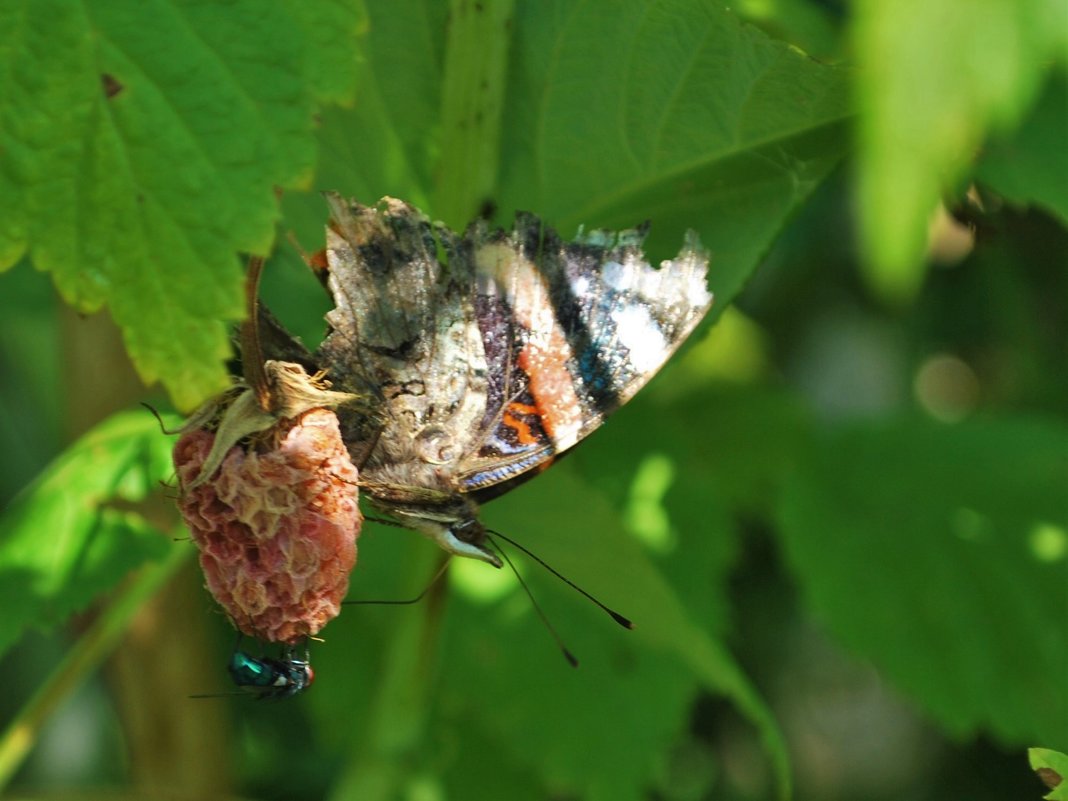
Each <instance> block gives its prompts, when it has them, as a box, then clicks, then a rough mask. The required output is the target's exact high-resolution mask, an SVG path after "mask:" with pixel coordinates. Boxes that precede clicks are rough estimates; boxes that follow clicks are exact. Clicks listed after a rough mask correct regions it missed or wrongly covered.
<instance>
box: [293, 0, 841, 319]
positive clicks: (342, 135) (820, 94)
mask: <svg viewBox="0 0 1068 801" xmlns="http://www.w3.org/2000/svg"><path fill="white" fill-rule="evenodd" d="M443 13H444V12H443V5H442V4H433V3H425V2H416V1H415V0H409V1H408V2H403V3H391V4H389V5H388V7H387V6H385V5H383V6H381V7H380V6H378V5H377V4H372V6H371V9H370V17H371V24H370V32H369V35H368V37H367V40H366V43H365V46H364V47H365V57H366V59H367V65H366V70H365V73H364V82H363V83H362V84H361V88H360V97H361V102H360V104H359V105H357V107H356V108H355V109H353V110H351V111H347V110H333V111H330V112H329V113H328V114H327V115H325V116H324V125H323V130H322V133H321V141H322V149H323V154H324V158H323V161H322V166H321V169H320V171H319V174H318V176H317V178H316V184H317V186H318V187H319V188H324V189H337V190H339V191H342V192H343V193H346V194H351V195H354V196H356V197H357V198H359V199H361V200H362V201H365V202H366V201H368V200H373V199H376V198H378V197H379V196H381V195H384V194H391V195H394V196H399V197H403V198H404V199H406V200H409V201H412V202H415V203H416V204H417V205H420V206H421V207H422V208H424V210H425V211H426V212H427V213H428V214H430V215H431V216H434V217H441V216H448V215H449V214H450V213H451V210H449V209H438V208H435V207H434V203H433V199H434V196H435V195H434V181H435V178H436V175H437V168H438V161H437V160H438V158H440V157H441V156H442V154H440V152H439V150H438V145H437V136H438V134H439V126H440V111H439V106H440V103H441V91H442V78H441V74H440V71H441V68H442V63H443V59H444V31H445V28H444V25H443V24H442V16H441V15H442V14H443ZM515 14H516V16H515V20H514V26H513V31H512V36H513V45H512V47H513V53H512V56H511V60H510V62H509V75H508V82H507V88H506V91H505V92H504V97H505V106H504V109H503V118H502V125H503V129H502V135H501V136H502V138H501V142H500V154H499V155H500V169H501V177H500V186H499V191H498V194H497V195H496V196H494V197H491V198H486V200H489V201H493V205H495V206H496V208H497V218H498V219H499V220H501V221H502V223H505V224H508V223H510V222H511V217H512V214H513V212H514V211H515V210H516V209H525V210H529V211H535V212H537V213H538V214H540V215H542V216H543V217H544V218H545V219H546V220H547V221H548V222H549V223H550V224H552V225H553V226H554V227H556V228H557V229H558V230H559V231H560V232H561V234H562V235H563V236H565V237H568V238H570V236H571V235H572V234H573V233H574V231H575V229H576V228H577V227H578V226H579V225H585V226H587V227H589V226H601V227H615V228H626V227H631V226H633V225H636V224H639V223H641V222H643V221H644V220H650V221H651V222H652V231H651V234H650V238H649V240H648V242H649V251H650V253H651V255H652V256H653V258H654V259H661V258H668V257H670V256H672V255H674V254H675V253H676V252H678V248H679V244H680V243H681V242H682V236H683V233H684V231H685V230H686V229H687V228H693V229H695V230H697V231H698V232H699V233H700V235H701V237H702V240H703V241H704V243H705V244H706V246H708V247H709V248H710V250H711V251H712V259H713V265H714V268H713V274H714V275H715V282H714V283H713V286H712V288H713V290H714V291H715V292H716V294H717V298H718V299H719V301H720V302H718V303H717V306H716V309H715V310H714V312H713V313H714V314H718V313H719V312H718V310H719V309H721V308H722V307H723V305H724V304H725V303H726V302H727V301H728V300H729V299H730V298H731V297H732V296H733V295H734V294H735V293H736V292H737V291H738V290H739V289H740V287H741V286H742V284H743V283H744V281H745V279H746V277H747V276H748V275H749V273H750V272H751V271H752V269H753V268H754V267H755V265H756V262H757V259H758V258H759V257H760V255H761V254H763V253H764V251H765V250H766V249H767V247H768V245H769V243H770V242H771V240H772V238H773V237H774V236H775V234H776V233H777V232H778V230H779V228H780V227H781V226H782V224H783V222H784V220H785V219H786V218H787V216H788V215H789V214H790V213H791V212H792V211H793V210H795V209H796V208H797V206H798V205H799V204H800V203H801V202H802V201H803V200H804V199H805V198H806V197H807V195H808V194H809V193H810V192H811V191H812V189H813V188H814V187H815V186H816V185H817V184H818V183H819V181H820V180H821V179H822V178H823V177H824V176H825V175H826V174H827V172H828V171H829V170H830V169H831V168H832V167H833V166H834V165H835V164H836V163H837V162H838V160H839V159H840V158H841V156H842V154H843V153H844V151H845V148H846V142H847V134H846V130H845V128H844V125H843V123H844V121H845V120H846V119H847V118H848V114H849V106H848V102H847V90H846V78H847V73H846V72H845V71H844V70H839V69H835V68H831V67H825V66H821V65H819V64H817V63H815V62H814V61H811V60H810V59H808V58H806V57H805V56H804V55H803V54H801V53H799V52H797V51H796V50H794V49H791V48H790V47H788V46H787V45H785V44H783V43H782V42H776V41H773V40H771V39H770V38H768V37H767V36H766V35H764V34H763V33H761V32H760V31H758V30H756V29H755V28H752V27H749V26H745V25H743V24H741V23H740V22H739V21H738V20H737V19H735V18H734V17H733V16H732V15H731V14H730V13H729V12H727V11H725V10H724V9H722V8H717V7H715V6H709V5H707V4H700V3H690V2H679V0H674V1H668V0H661V1H660V2H656V3H648V2H644V0H641V1H639V0H628V1H627V2H622V3H579V4H576V3H568V2H549V3H539V4H537V5H527V4H517V6H516V11H515ZM593 32H595V33H593ZM413 42H415V43H418V47H413V46H412V44H413ZM286 208H287V210H291V211H292V214H293V216H294V217H295V218H297V219H299V220H301V221H302V222H303V221H307V223H305V224H304V225H306V226H307V227H304V225H301V226H298V230H299V231H300V232H301V234H302V235H304V234H305V232H307V234H306V235H307V236H309V237H312V238H311V239H310V240H309V241H315V240H314V237H318V236H321V234H319V233H318V229H319V227H321V224H322V203H321V201H320V200H319V199H318V198H308V197H304V198H301V197H293V198H290V199H289V200H288V201H287V205H286ZM313 220H314V221H317V222H316V223H314V224H313V223H312V222H311V221H313ZM457 224H462V221H461V223H457Z"/></svg>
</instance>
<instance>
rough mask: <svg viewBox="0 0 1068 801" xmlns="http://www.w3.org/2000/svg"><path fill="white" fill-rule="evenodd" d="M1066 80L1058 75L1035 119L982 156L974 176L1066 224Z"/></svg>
mask: <svg viewBox="0 0 1068 801" xmlns="http://www.w3.org/2000/svg"><path fill="white" fill-rule="evenodd" d="M1066 120H1068V81H1066V79H1065V76H1064V74H1063V73H1059V74H1057V75H1055V76H1054V77H1053V78H1052V79H1051V80H1050V81H1049V83H1048V85H1047V86H1046V89H1045V91H1044V92H1043V93H1042V97H1041V98H1040V99H1039V101H1038V103H1037V104H1035V108H1034V110H1033V111H1032V113H1031V115H1030V116H1029V117H1028V119H1027V120H1026V121H1025V122H1024V124H1023V125H1021V126H1020V128H1019V129H1018V130H1017V131H1016V132H1015V133H1014V134H1013V135H1012V136H1009V137H1005V138H1003V139H1000V140H997V141H995V142H993V143H992V144H991V145H990V147H988V148H987V149H986V151H985V152H984V153H983V158H982V160H981V161H980V162H979V165H978V169H977V170H976V176H977V177H978V178H979V179H980V180H981V181H983V182H984V183H987V184H989V185H990V186H992V187H993V188H994V189H996V190H997V191H998V192H1000V193H1001V194H1002V195H1004V196H1005V197H1006V198H1008V199H1009V200H1010V201H1011V202H1013V203H1017V204H1020V205H1032V204H1033V205H1038V206H1041V207H1042V208H1044V209H1045V210H1047V211H1049V212H1052V213H1054V214H1058V215H1060V218H1061V221H1062V223H1064V224H1066V225H1068V148H1066V147H1065V146H1064V137H1065V126H1066Z"/></svg>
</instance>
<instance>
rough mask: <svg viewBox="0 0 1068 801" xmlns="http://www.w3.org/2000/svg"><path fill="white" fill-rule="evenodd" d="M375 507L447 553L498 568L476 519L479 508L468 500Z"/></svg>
mask: <svg viewBox="0 0 1068 801" xmlns="http://www.w3.org/2000/svg"><path fill="white" fill-rule="evenodd" d="M376 505H377V506H379V507H380V508H382V509H383V511H386V512H388V513H389V514H390V515H392V516H393V517H395V518H396V519H397V521H398V522H399V523H400V524H401V525H403V526H404V527H405V528H410V529H412V530H414V531H418V532H419V533H420V534H423V535H425V536H427V537H429V538H430V539H432V540H433V541H434V542H436V543H437V544H438V545H439V546H441V547H442V548H444V549H445V550H446V551H448V552H449V553H453V554H456V555H457V556H466V557H468V558H469V559H478V560H479V561H482V562H487V563H489V564H491V565H493V566H494V567H501V565H502V564H503V563H502V562H501V558H500V557H499V556H498V555H497V553H496V552H495V551H493V549H492V548H490V547H489V546H488V545H487V542H486V540H487V538H486V528H485V526H483V525H482V522H481V521H480V520H479V519H478V507H477V506H476V505H475V503H474V502H473V501H471V500H469V499H468V498H466V497H464V496H462V495H457V496H454V497H452V498H450V499H449V501H448V502H447V503H433V504H427V503H415V504H407V503H398V502H396V501H391V502H389V503H382V502H381V501H378V502H377V503H376Z"/></svg>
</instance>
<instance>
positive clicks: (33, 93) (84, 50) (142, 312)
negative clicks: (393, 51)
mask: <svg viewBox="0 0 1068 801" xmlns="http://www.w3.org/2000/svg"><path fill="white" fill-rule="evenodd" d="M328 21H329V22H330V23H331V25H332V26H333V30H331V31H330V33H329V35H324V32H323V30H322V28H323V26H324V25H325V24H326V23H327V22H328ZM358 23H359V14H358V0H331V2H326V3H319V4H316V5H315V6H314V8H306V7H305V5H304V4H301V3H297V2H295V1H294V2H286V3H269V4H263V3H258V2H255V0H236V2H231V3H227V4H219V3H213V2H196V0H148V1H147V2H142V1H141V0H118V1H116V0H89V1H88V2H85V3H78V4H72V3H69V2H64V0H20V1H19V2H10V3H4V4H2V6H0V94H2V95H3V96H4V98H5V100H4V104H3V106H2V108H0V136H2V137H3V138H2V140H0V152H2V154H3V158H2V160H0V164H2V167H0V220H2V221H3V222H0V269H5V268H7V267H10V266H11V265H13V264H14V263H16V262H17V261H18V260H19V259H20V257H21V256H22V255H23V254H27V253H28V255H29V256H30V258H31V259H32V261H33V263H34V265H35V266H36V267H37V268H38V269H40V270H47V271H49V272H51V273H52V275H53V277H54V279H55V283H56V286H57V287H58V289H59V290H60V292H61V293H62V295H63V296H64V298H65V299H66V300H67V301H68V302H69V303H73V304H75V305H77V306H78V307H79V308H80V309H83V310H87V311H93V310H96V309H99V308H100V307H101V306H104V305H106V306H107V307H108V309H109V310H110V312H111V315H112V316H113V317H114V319H115V321H116V322H117V323H118V324H119V326H120V327H121V328H122V330H123V333H124V336H125V339H126V346H127V350H128V351H129V353H130V355H131V357H132V358H133V360H134V363H135V364H136V366H137V368H138V370H139V372H140V374H141V376H142V377H143V378H144V379H145V380H146V381H154V380H157V379H158V380H162V381H163V383H164V384H165V385H166V386H167V388H168V390H169V391H170V392H171V394H172V396H173V397H174V399H175V401H176V402H177V403H178V404H179V405H181V406H190V405H192V404H194V403H196V402H197V401H199V400H200V399H202V398H203V397H204V395H205V394H207V393H209V392H211V391H213V390H217V389H219V388H221V387H222V386H223V385H224V384H225V380H226V379H225V373H224V370H223V366H222V362H223V359H224V358H225V357H226V356H227V354H228V353H229V344H228V341H227V331H226V326H225V324H224V321H226V320H235V319H237V318H239V317H240V316H241V314H242V303H241V282H242V275H241V270H240V263H239V260H238V255H237V253H238V251H250V252H256V253H266V252H267V251H268V250H269V248H270V246H271V243H272V241H273V238H274V225H275V221H276V219H277V217H278V209H277V201H276V199H275V195H274V188H275V187H276V186H298V185H302V184H303V185H306V184H307V183H308V181H309V179H310V178H311V175H312V172H313V170H314V165H315V153H316V150H315V140H314V137H313V113H314V111H315V104H316V102H317V100H319V99H322V98H327V99H331V100H336V99H338V98H341V97H344V96H346V95H347V94H349V92H350V87H351V84H352V74H353V71H354V65H355V56H354V48H353V39H354V32H355V29H356V28H357V26H358Z"/></svg>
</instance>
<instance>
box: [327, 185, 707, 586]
mask: <svg viewBox="0 0 1068 801" xmlns="http://www.w3.org/2000/svg"><path fill="white" fill-rule="evenodd" d="M327 200H328V202H329V203H330V207H331V212H332V222H331V225H330V227H329V229H328V234H327V249H326V267H325V269H324V270H323V273H322V275H321V277H322V278H323V280H324V283H325V284H326V286H327V288H328V290H329V291H330V293H331V295H332V297H333V299H334V302H335V308H334V309H333V310H332V311H331V312H330V313H329V314H328V315H327V322H328V324H329V326H330V331H329V333H328V336H327V338H326V339H325V341H324V342H323V345H322V346H321V348H320V350H319V352H318V353H317V354H316V361H317V364H318V366H321V367H323V368H326V369H327V370H328V371H329V374H330V376H331V379H332V380H333V381H334V383H335V385H338V387H339V388H341V389H345V390H346V391H350V392H355V393H358V394H361V395H363V396H367V397H370V398H371V399H372V401H371V403H370V406H371V408H373V409H374V413H368V411H367V409H366V408H362V407H361V408H352V409H341V410H339V417H340V419H341V423H342V431H343V436H344V437H345V440H346V442H348V443H349V444H350V451H351V452H352V456H353V458H354V460H355V461H356V463H357V464H360V465H361V468H360V483H361V488H362V489H363V491H364V493H365V495H366V496H367V497H369V498H370V500H371V502H372V503H373V504H374V505H375V506H376V507H378V508H379V509H380V510H382V511H384V512H386V513H388V514H390V515H391V516H393V517H394V518H395V519H396V520H397V521H398V522H400V523H401V524H403V525H405V526H406V527H409V528H412V529H415V530H417V531H420V532H422V533H424V534H426V535H427V536H429V537H430V538H432V539H434V540H435V541H436V542H438V543H439V544H440V545H441V546H442V547H443V548H445V549H446V550H448V551H450V552H452V553H456V554H458V555H462V556H468V557H473V558H477V559H481V560H483V561H486V562H489V563H491V564H494V565H497V566H500V560H499V557H498V556H497V555H496V553H494V552H493V551H492V550H490V549H489V548H487V547H486V545H485V531H484V529H483V527H482V524H481V523H480V522H479V520H478V510H479V504H480V503H482V502H485V501H487V500H489V499H491V498H494V497H497V496H498V495H500V494H502V493H503V492H505V491H507V490H509V489H511V488H512V487H514V486H516V485H517V484H519V483H522V482H523V481H525V480H527V479H528V478H530V477H531V476H533V475H535V474H537V473H538V472H540V471H541V470H544V469H545V468H546V467H548V466H549V465H550V464H551V463H552V461H553V460H554V459H555V458H556V457H557V456H558V455H559V454H561V453H563V452H565V451H566V450H568V449H569V448H571V447H572V446H574V445H575V444H576V443H578V442H579V441H580V440H582V439H583V438H584V437H585V436H587V435H588V434H589V433H590V432H592V431H593V430H595V429H596V428H597V427H598V426H599V425H600V424H601V423H602V422H603V420H604V419H605V417H606V416H607V415H609V414H610V413H611V412H613V411H614V410H615V409H617V408H619V407H620V406H622V405H623V404H624V403H626V402H627V401H628V400H629V399H630V398H631V397H633V395H634V394H635V393H636V392H637V391H638V389H640V388H641V387H642V386H643V385H644V384H645V383H646V382H647V381H648V380H649V378H651V377H652V375H654V374H655V373H656V371H657V370H659V368H660V367H661V366H662V365H663V364H664V362H665V361H666V360H667V359H668V358H669V357H670V355H671V354H672V353H673V352H674V351H675V350H676V348H677V347H678V346H679V345H680V344H681V343H682V341H683V340H684V339H685V338H686V336H688V335H689V333H690V332H691V331H692V330H693V329H694V327H695V326H696V325H697V324H698V322H700V320H701V319H702V318H703V316H704V315H705V313H706V312H707V311H708V309H709V308H710V306H711V303H712V296H711V294H710V293H709V292H708V290H707V288H706V283H705V280H706V272H707V262H708V258H707V254H706V253H705V252H704V251H703V250H702V249H701V248H700V245H699V244H698V243H697V240H696V236H694V235H692V234H691V235H689V236H688V237H687V240H686V242H685V244H684V246H683V249H682V251H681V252H680V253H679V255H678V256H677V257H676V258H675V259H673V260H671V261H667V262H664V263H663V264H662V266H661V267H660V269H655V268H653V267H651V266H650V265H649V264H647V263H646V262H645V261H644V259H643V256H642V252H641V249H640V245H641V242H642V239H643V238H644V231H642V230H631V231H624V232H621V233H618V234H613V233H609V232H603V231H593V232H590V233H588V234H586V235H580V237H579V238H578V239H577V240H576V241H575V242H570V243H567V242H563V241H561V240H560V239H559V238H558V237H557V236H556V234H555V233H554V232H553V231H552V230H551V229H549V228H548V227H546V226H544V225H543V224H542V223H541V221H540V220H539V219H538V218H537V217H534V216H533V215H529V214H519V215H517V219H516V224H515V227H514V229H513V230H512V231H511V232H503V231H491V230H489V229H488V228H487V227H486V226H485V224H484V223H481V222H478V223H474V224H472V225H471V226H470V227H469V228H468V229H467V231H465V232H464V233H463V234H462V235H458V234H455V233H454V232H452V231H450V230H449V229H448V228H446V227H445V226H443V225H441V224H436V223H432V222H430V221H429V220H428V219H427V218H426V217H425V216H423V215H422V214H421V213H420V212H419V211H418V210H416V209H414V208H413V207H411V206H409V205H408V204H405V203H403V202H401V201H397V200H393V199H390V198H385V199H383V200H382V201H381V202H380V203H379V204H378V205H377V206H375V207H366V206H361V205H359V204H356V203H350V202H348V201H345V200H343V199H342V198H340V197H339V196H336V195H328V196H327Z"/></svg>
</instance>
